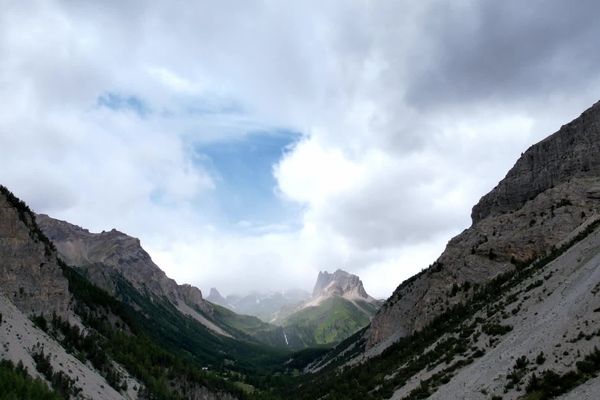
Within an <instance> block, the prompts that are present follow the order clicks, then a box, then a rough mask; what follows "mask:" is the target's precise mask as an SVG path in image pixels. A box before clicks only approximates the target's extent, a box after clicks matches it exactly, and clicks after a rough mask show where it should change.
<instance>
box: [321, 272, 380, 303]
mask: <svg viewBox="0 0 600 400" xmlns="http://www.w3.org/2000/svg"><path fill="white" fill-rule="evenodd" d="M350 292H356V294H358V295H359V296H361V297H364V298H365V299H367V298H369V295H368V294H367V292H366V291H365V288H364V287H363V284H362V281H361V280H360V278H359V277H358V276H356V275H353V274H350V273H348V272H346V271H343V270H341V269H338V270H337V271H335V272H334V273H332V274H331V273H329V272H327V271H321V272H319V276H318V277H317V282H316V283H315V287H314V289H313V298H314V297H319V296H322V295H325V294H330V295H338V296H342V295H344V294H345V293H350Z"/></svg>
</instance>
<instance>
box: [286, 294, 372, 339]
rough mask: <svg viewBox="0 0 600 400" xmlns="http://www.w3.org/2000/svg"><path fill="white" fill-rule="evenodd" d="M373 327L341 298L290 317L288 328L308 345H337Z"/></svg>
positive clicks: (332, 299) (327, 300) (362, 315)
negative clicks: (359, 331)
mask: <svg viewBox="0 0 600 400" xmlns="http://www.w3.org/2000/svg"><path fill="white" fill-rule="evenodd" d="M368 324H369V317H368V316H367V315H366V314H365V313H364V312H363V311H361V310H360V309H358V308H357V307H356V305H354V304H353V303H352V302H350V301H348V300H345V299H343V298H341V297H332V298H329V299H326V300H325V301H323V302H322V303H321V304H319V305H318V306H317V307H307V308H304V309H302V310H300V311H298V312H296V313H294V314H292V315H290V316H289V317H288V318H287V319H286V321H285V323H284V326H285V327H286V328H288V329H293V330H294V331H295V332H296V333H297V334H298V335H299V336H300V337H301V339H302V340H303V341H304V343H305V344H306V345H309V346H311V345H324V344H329V345H330V344H335V343H338V342H340V341H342V340H344V339H345V338H347V337H349V336H350V335H352V334H353V333H355V332H356V331H358V330H359V329H361V328H364V327H365V326H366V325H368Z"/></svg>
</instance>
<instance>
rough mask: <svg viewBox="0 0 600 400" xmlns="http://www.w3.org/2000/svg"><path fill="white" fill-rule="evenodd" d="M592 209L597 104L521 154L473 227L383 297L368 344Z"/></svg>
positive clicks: (454, 298)
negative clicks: (387, 297) (432, 260)
mask: <svg viewBox="0 0 600 400" xmlns="http://www.w3.org/2000/svg"><path fill="white" fill-rule="evenodd" d="M598 212H600V103H596V104H595V105H594V106H593V107H591V108H590V109H588V110H587V111H585V112H584V113H583V114H582V115H581V116H580V117H579V118H577V119H576V120H574V121H573V122H571V123H569V124H567V125H565V126H563V127H562V128H561V129H560V130H559V131H558V132H556V133H555V134H553V135H552V136H550V137H548V138H547V139H545V140H543V141H541V142H540V143H538V144H536V145H533V146H532V147H531V148H529V149H528V150H527V151H526V152H525V153H524V154H523V155H522V157H521V158H520V159H519V160H518V161H517V163H516V164H515V166H514V167H513V168H512V169H511V170H510V171H509V173H508V174H507V175H506V177H505V178H504V179H503V180H502V181H501V182H500V183H499V184H498V186H496V188H494V189H493V190H492V191H491V192H490V193H489V194H487V195H486V196H484V197H483V198H482V199H481V201H480V202H479V203H478V204H477V205H476V206H475V207H474V208H473V212H472V217H473V224H472V226H471V227H470V228H469V229H466V230H465V231H463V232H462V233H461V234H460V235H458V236H456V237H455V238H453V239H452V240H450V242H449V243H448V245H447V247H446V249H445V251H444V252H443V253H442V255H441V256H440V258H439V259H438V260H437V261H436V262H435V263H434V264H433V265H432V266H430V268H428V269H427V270H425V271H424V272H422V273H421V274H419V275H417V276H415V277H413V278H411V279H409V280H407V281H406V282H404V283H402V284H401V285H400V286H399V287H398V288H397V289H396V291H395V292H394V294H393V295H392V296H391V297H390V298H389V299H388V300H387V301H386V302H385V304H384V305H383V306H382V308H381V309H380V311H379V312H378V314H377V315H376V316H375V317H374V318H373V321H372V323H371V325H370V327H369V329H368V331H367V332H366V339H367V347H368V348H371V347H374V346H376V345H378V344H380V343H383V344H382V346H384V347H385V346H386V345H387V344H389V343H390V342H392V341H394V340H395V339H397V338H399V337H402V336H406V335H408V334H410V333H412V332H414V331H416V330H420V329H422V328H423V327H424V326H426V325H427V324H428V323H430V322H431V321H432V320H433V319H434V318H435V317H436V316H438V315H440V313H442V312H443V311H444V310H445V309H447V308H448V307H449V306H451V305H453V304H456V303H458V302H461V301H463V300H464V299H465V298H467V297H469V296H470V294H471V293H472V290H473V287H474V286H476V285H478V284H482V283H485V282H488V281H489V280H490V279H492V278H493V277H495V276H497V275H498V274H500V273H502V272H506V271H508V270H510V269H513V268H515V266H516V265H518V264H519V263H523V262H526V261H529V260H532V259H534V258H536V257H538V256H540V255H544V254H545V253H546V252H548V251H549V250H550V249H551V248H552V247H553V246H555V245H557V244H558V243H560V242H561V241H562V240H564V239H565V238H566V237H567V236H569V235H570V234H571V233H572V232H573V231H574V230H576V229H577V228H578V227H579V226H581V225H582V224H584V223H585V222H586V221H587V220H589V219H592V218H595V216H596V214H597V213H598Z"/></svg>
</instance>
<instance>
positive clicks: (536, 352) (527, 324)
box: [0, 103, 600, 400]
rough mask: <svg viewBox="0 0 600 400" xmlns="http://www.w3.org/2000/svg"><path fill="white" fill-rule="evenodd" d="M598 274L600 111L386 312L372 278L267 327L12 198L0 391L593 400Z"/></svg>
mask: <svg viewBox="0 0 600 400" xmlns="http://www.w3.org/2000/svg"><path fill="white" fill-rule="evenodd" d="M599 266H600V103H596V104H595V105H593V106H592V107H591V108H590V109H588V110H586V111H585V112H584V113H583V114H582V115H581V116H580V117H578V118H577V119H575V120H574V121H572V122H570V123H568V124H566V125H564V126H563V127H561V128H560V130H559V131H557V132H556V133H554V134H552V135H551V136H549V137H547V138H546V139H544V140H542V141H541V142H539V143H537V144H535V145H533V146H531V147H530V148H529V149H528V150H527V151H525V152H524V153H523V154H522V156H521V157H520V158H519V159H518V160H517V162H516V164H515V165H514V167H513V168H512V169H511V170H510V171H508V173H507V175H506V177H505V178H504V179H502V181H500V182H499V183H498V185H497V186H496V187H495V188H494V189H493V190H492V191H491V192H490V193H488V194H486V195H485V196H483V197H482V198H481V200H480V201H479V202H478V203H477V204H476V205H475V206H474V207H473V210H472V223H471V226H470V227H469V228H467V229H465V230H464V231H463V232H462V233H460V234H459V235H457V236H456V237H454V238H452V239H451V240H450V241H449V242H448V244H447V246H446V249H445V250H444V252H443V253H442V254H441V255H440V257H439V258H438V259H437V260H436V261H435V262H434V263H433V264H432V265H430V266H429V267H428V268H426V269H424V270H423V271H422V272H421V273H419V274H417V275H415V276H413V277H411V278H410V279H408V280H406V281H404V282H399V286H398V287H397V289H396V290H395V291H394V293H393V294H392V296H390V298H388V299H387V300H385V301H384V302H383V303H381V302H379V301H377V300H375V299H373V298H372V297H370V296H369V295H368V294H367V293H366V291H365V290H364V287H363V285H362V282H361V281H360V279H359V278H358V277H357V276H355V275H352V274H349V273H347V272H345V271H342V270H336V271H335V272H333V273H329V272H327V271H323V272H321V273H320V274H319V276H318V277H317V281H316V284H315V287H314V289H313V293H312V295H310V296H306V295H304V296H305V297H304V298H301V299H297V300H298V301H297V302H292V301H291V300H289V299H287V298H285V295H284V294H281V296H282V297H283V298H285V301H284V300H282V299H281V298H279V297H278V296H274V297H273V298H274V299H278V300H273V301H272V302H271V304H270V305H269V307H266V308H265V309H264V311H265V314H264V315H263V316H262V317H263V318H265V319H268V320H269V321H268V322H267V321H266V320H261V319H259V318H257V317H256V316H252V315H243V314H238V311H239V310H238V309H234V306H235V307H239V308H241V305H242V304H250V303H251V301H250V300H243V301H242V300H239V299H236V298H235V297H232V299H231V303H230V302H229V301H230V300H228V298H229V296H228V298H224V299H223V297H222V296H218V295H217V294H218V293H217V291H216V290H215V291H214V293H211V295H210V296H209V300H212V301H209V300H207V299H205V298H204V297H203V296H202V293H201V291H200V290H199V289H197V288H195V287H193V286H190V285H180V284H178V283H176V282H175V281H174V280H172V279H170V278H169V277H167V276H166V275H165V274H164V272H163V271H161V270H160V268H159V267H158V266H157V265H156V264H155V263H154V262H153V261H152V259H151V257H150V256H149V255H148V253H147V252H145V251H144V249H143V248H142V247H141V245H140V242H139V240H137V239H135V238H133V237H131V236H128V235H126V234H125V233H122V232H118V231H116V230H112V231H107V232H101V233H92V232H89V231H88V230H86V229H84V228H81V227H78V226H75V225H73V224H70V223H68V222H65V221H59V220H56V219H53V218H51V217H49V216H46V215H36V214H34V213H33V212H32V211H31V210H30V209H29V207H28V206H27V205H26V204H25V203H23V202H22V201H21V200H19V199H18V198H17V197H16V196H15V195H14V194H13V193H11V192H10V191H9V190H8V189H7V188H5V187H3V186H1V187H0V359H1V360H3V361H1V362H0V387H1V388H3V389H4V390H8V389H6V388H9V389H10V390H11V391H13V392H12V393H19V394H20V395H19V396H17V398H19V397H20V398H48V399H55V398H88V399H183V398H185V399H223V400H230V399H261V400H270V399H306V400H314V399H331V400H333V399H350V400H352V399H361V400H363V399H367V400H372V399H398V400H399V399H423V398H432V399H495V400H497V399H550V398H560V399H594V398H597V397H598V393H600V378H598V376H597V375H598V373H599V372H600V350H598V347H600V317H599V313H600V268H599ZM254 296H255V297H254V304H255V305H256V304H257V302H256V300H257V299H259V300H260V301H259V302H258V303H261V302H263V301H265V302H266V303H267V304H268V303H269V302H268V301H267V300H266V299H267V298H268V296H267V297H261V296H260V295H254ZM233 300H236V301H238V303H237V304H238V305H235V304H233V303H234V301H233ZM288 300H289V301H288ZM220 302H221V305H219V303H220ZM277 302H280V304H281V306H280V307H279V309H278V310H275V309H276V308H277V307H276V306H275V304H278V303H277ZM227 307H231V308H232V309H229V308H227ZM248 307H249V306H248ZM257 310H258V309H256V308H255V309H254V311H253V312H259V310H258V311H257ZM274 310H275V311H274ZM271 321H272V322H273V323H270V322H271ZM33 393H35V395H34V394H33Z"/></svg>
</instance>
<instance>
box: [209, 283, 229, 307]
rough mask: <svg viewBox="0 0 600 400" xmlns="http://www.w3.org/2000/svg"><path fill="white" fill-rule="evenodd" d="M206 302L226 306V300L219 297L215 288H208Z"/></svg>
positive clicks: (219, 294)
mask: <svg viewBox="0 0 600 400" xmlns="http://www.w3.org/2000/svg"><path fill="white" fill-rule="evenodd" d="M206 300H208V301H210V302H211V303H215V304H218V305H221V306H227V299H225V297H223V296H222V295H221V293H220V292H219V291H218V290H217V288H214V287H212V288H210V292H209V294H208V297H207V298H206Z"/></svg>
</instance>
